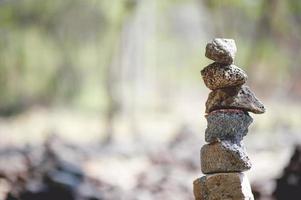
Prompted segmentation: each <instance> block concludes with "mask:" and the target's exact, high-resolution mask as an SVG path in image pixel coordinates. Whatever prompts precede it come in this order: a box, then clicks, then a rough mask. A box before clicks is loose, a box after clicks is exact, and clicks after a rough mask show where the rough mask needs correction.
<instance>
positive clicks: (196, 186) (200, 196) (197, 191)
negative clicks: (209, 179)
mask: <svg viewBox="0 0 301 200" xmlns="http://www.w3.org/2000/svg"><path fill="white" fill-rule="evenodd" d="M205 183H206V177H205V176H203V177H201V178H198V179H196V180H194V181H193V194H194V197H195V200H205V199H208V194H207V190H206V186H205Z"/></svg>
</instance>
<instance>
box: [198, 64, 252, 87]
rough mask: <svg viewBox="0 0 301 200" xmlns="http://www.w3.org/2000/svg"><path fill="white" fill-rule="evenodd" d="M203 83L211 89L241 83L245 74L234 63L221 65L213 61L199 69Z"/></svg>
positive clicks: (245, 79)
mask: <svg viewBox="0 0 301 200" xmlns="http://www.w3.org/2000/svg"><path fill="white" fill-rule="evenodd" d="M201 75H202V77H203V80H204V83H205V85H206V86H207V87H208V88H209V89H211V90H216V89H219V88H225V87H231V86H238V85H243V84H244V83H245V82H246V81H247V78H248V76H247V74H246V73H245V72H244V71H243V70H242V69H240V68H238V67H237V66H235V65H223V64H220V63H217V62H214V63H212V64H210V65H208V66H207V67H205V68H204V69H203V70H202V71H201Z"/></svg>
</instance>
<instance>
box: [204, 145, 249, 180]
mask: <svg viewBox="0 0 301 200" xmlns="http://www.w3.org/2000/svg"><path fill="white" fill-rule="evenodd" d="M201 168H202V172H203V173H204V174H211V173H221V172H243V171H246V170H248V169H250V168H251V162H250V159H249V157H248V155H247V153H246V149H245V147H244V146H243V145H242V144H241V145H240V144H233V143H231V142H228V141H222V142H214V143H212V144H206V145H204V146H203V147H202V149H201Z"/></svg>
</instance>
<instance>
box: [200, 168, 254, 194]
mask: <svg viewBox="0 0 301 200" xmlns="http://www.w3.org/2000/svg"><path fill="white" fill-rule="evenodd" d="M197 180H199V183H201V184H196V185H195V187H200V189H195V190H194V191H196V192H199V193H197V196H196V197H198V198H196V200H254V197H253V194H252V191H251V187H250V183H249V180H248V178H247V176H246V175H244V174H243V173H220V174H214V175H207V176H204V177H202V178H200V179H197Z"/></svg>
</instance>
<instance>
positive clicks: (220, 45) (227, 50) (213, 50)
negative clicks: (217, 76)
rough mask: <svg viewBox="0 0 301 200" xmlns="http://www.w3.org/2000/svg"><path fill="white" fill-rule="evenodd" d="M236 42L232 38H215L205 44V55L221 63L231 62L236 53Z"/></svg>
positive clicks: (227, 63)
mask: <svg viewBox="0 0 301 200" xmlns="http://www.w3.org/2000/svg"><path fill="white" fill-rule="evenodd" d="M236 51H237V49H236V44H235V41H234V40H233V39H224V38H215V39H213V40H212V41H211V42H209V43H208V44H207V46H206V53H205V56H206V57H207V58H209V59H211V60H214V61H215V62H218V63H221V64H226V65H229V64H232V63H233V61H234V57H235V54H236Z"/></svg>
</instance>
